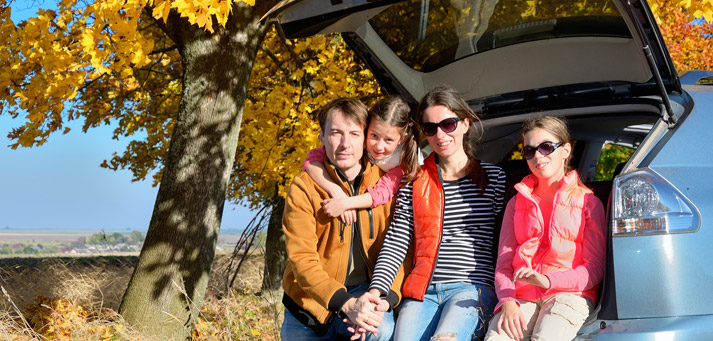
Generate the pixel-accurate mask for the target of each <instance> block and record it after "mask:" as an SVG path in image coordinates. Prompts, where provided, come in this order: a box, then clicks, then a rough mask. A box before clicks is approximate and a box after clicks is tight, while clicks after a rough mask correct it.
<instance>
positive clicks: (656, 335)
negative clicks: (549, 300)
mask: <svg viewBox="0 0 713 341" xmlns="http://www.w3.org/2000/svg"><path fill="white" fill-rule="evenodd" d="M711 335H713V315H701V316H684V317H664V318H646V319H630V320H596V321H594V322H593V323H591V324H589V325H587V326H584V327H582V329H581V330H580V334H579V335H577V337H576V338H575V340H656V341H658V340H710V339H711Z"/></svg>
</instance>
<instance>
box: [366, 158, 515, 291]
mask: <svg viewBox="0 0 713 341" xmlns="http://www.w3.org/2000/svg"><path fill="white" fill-rule="evenodd" d="M481 166H482V167H483V169H484V170H485V171H486V173H487V174H488V180H489V183H488V186H487V187H486V189H485V193H483V194H481V193H480V187H478V185H477V184H475V183H473V182H472V181H471V180H470V178H469V177H465V178H461V179H459V180H453V181H444V183H443V191H444V194H445V195H444V198H445V206H444V213H443V216H444V221H443V233H442V236H441V246H440V248H439V250H438V261H437V263H436V268H435V270H434V273H433V279H432V280H431V283H450V282H469V283H474V284H484V285H488V286H491V287H492V286H493V276H494V272H495V259H494V258H493V254H492V247H493V237H494V233H495V217H496V215H497V214H498V213H499V212H500V211H502V209H503V200H504V194H505V173H504V172H503V170H502V169H501V168H500V167H498V166H495V165H492V164H489V163H485V162H481ZM412 199H413V187H412V185H411V184H408V185H406V186H404V187H403V188H401V189H400V190H399V193H398V196H397V198H396V209H395V211H394V215H393V217H392V221H391V225H390V227H389V230H388V231H387V232H386V237H385V239H384V246H383V247H382V249H381V252H380V253H379V259H378V260H377V263H376V269H375V270H374V276H373V278H372V281H371V286H370V289H371V288H377V289H379V290H381V291H382V292H389V288H390V287H391V283H393V281H394V277H395V276H396V272H397V271H398V269H399V267H400V266H401V263H402V262H403V260H404V258H405V257H406V252H407V251H408V247H409V245H411V242H412V239H413V234H414V228H413V202H412Z"/></svg>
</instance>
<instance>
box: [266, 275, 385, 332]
mask: <svg viewBox="0 0 713 341" xmlns="http://www.w3.org/2000/svg"><path fill="white" fill-rule="evenodd" d="M367 289H369V283H367V282H364V283H362V284H358V285H355V286H353V287H347V292H348V293H350V294H351V295H352V296H354V297H359V296H361V295H362V294H363V293H365V292H366V291H367ZM349 326H350V325H349V324H347V323H344V322H342V319H340V318H338V317H335V318H334V320H333V321H332V324H331V325H330V326H329V330H328V331H327V334H325V335H324V336H321V337H320V336H317V335H316V334H315V333H314V331H312V329H311V328H309V327H307V326H305V325H304V324H302V322H300V321H298V320H297V319H296V318H295V317H294V316H293V315H292V314H291V313H290V312H289V311H288V310H287V309H285V320H284V322H282V329H281V330H280V337H281V339H282V340H334V339H335V338H336V337H337V335H343V336H346V337H351V336H352V333H350V332H349V331H348V330H347V328H348V327H349ZM377 334H378V336H374V334H372V333H367V335H366V340H368V341H388V340H391V339H392V337H393V334H394V313H393V311H389V312H386V313H384V319H383V320H381V325H379V332H378V333H377Z"/></svg>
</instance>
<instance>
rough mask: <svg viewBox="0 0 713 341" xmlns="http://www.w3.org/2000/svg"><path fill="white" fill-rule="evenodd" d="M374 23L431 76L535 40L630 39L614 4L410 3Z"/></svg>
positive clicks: (558, 0) (561, 0)
mask: <svg viewBox="0 0 713 341" xmlns="http://www.w3.org/2000/svg"><path fill="white" fill-rule="evenodd" d="M369 23H370V24H371V26H372V27H373V28H374V30H375V31H376V32H377V34H378V35H379V36H380V37H381V38H382V39H383V40H384V42H385V43H386V44H387V45H388V46H389V47H390V48H391V49H392V50H393V51H394V52H395V53H396V55H398V56H399V57H400V58H401V60H403V61H404V62H405V63H406V64H407V65H409V66H410V67H412V68H413V69H415V70H420V71H426V72H427V71H433V70H435V69H437V68H440V67H442V66H444V65H447V64H448V63H450V62H453V61H455V60H457V59H460V58H463V57H465V56H468V55H471V54H475V53H481V52H484V51H488V50H492V49H494V48H500V47H504V46H508V45H513V44H518V43H523V42H528V41H533V40H541V39H551V38H562V37H577V36H613V37H631V35H630V33H629V30H628V29H627V27H626V24H625V22H624V20H623V19H622V18H621V16H620V15H619V12H618V10H617V9H616V6H615V5H614V4H613V3H612V2H611V0H588V1H583V0H578V1H573V0H555V1H522V0H503V1H497V0H408V1H404V2H399V3H397V4H394V5H392V6H391V7H389V8H388V9H386V10H384V11H382V12H381V13H380V14H379V15H377V16H375V17H374V18H372V19H370V20H369Z"/></svg>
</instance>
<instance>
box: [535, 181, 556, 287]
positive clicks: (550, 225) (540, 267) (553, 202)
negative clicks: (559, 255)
mask: <svg viewBox="0 0 713 341" xmlns="http://www.w3.org/2000/svg"><path fill="white" fill-rule="evenodd" d="M558 197H559V190H557V192H555V197H554V198H553V199H552V213H550V219H549V220H550V223H549V229H550V232H551V230H552V217H553V216H554V213H555V204H556V203H557V198H558ZM533 201H534V200H533ZM535 205H536V206H537V209H538V210H539V211H540V214H542V208H541V207H540V204H538V203H536V202H535ZM542 222H543V223H544V222H545V217H542ZM544 237H545V227H544V226H542V236H541V238H540V245H539V246H538V247H537V249H538V251H539V250H540V246H542V240H543V239H544ZM547 237H548V239H549V240H548V242H547V243H548V244H549V247H552V234H551V233H550V234H548V236H547ZM543 252H544V250H543ZM535 255H536V256H540V259H539V262H538V267H537V269H534V270H535V271H537V272H539V273H542V265H543V261H544V257H543V256H542V253H541V252H537V253H535ZM551 286H552V283H550V287H551ZM539 289H540V290H538V291H537V299H538V300H541V299H542V292H543V291H546V290H548V289H543V288H539Z"/></svg>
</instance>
